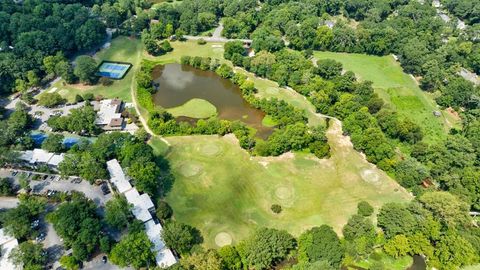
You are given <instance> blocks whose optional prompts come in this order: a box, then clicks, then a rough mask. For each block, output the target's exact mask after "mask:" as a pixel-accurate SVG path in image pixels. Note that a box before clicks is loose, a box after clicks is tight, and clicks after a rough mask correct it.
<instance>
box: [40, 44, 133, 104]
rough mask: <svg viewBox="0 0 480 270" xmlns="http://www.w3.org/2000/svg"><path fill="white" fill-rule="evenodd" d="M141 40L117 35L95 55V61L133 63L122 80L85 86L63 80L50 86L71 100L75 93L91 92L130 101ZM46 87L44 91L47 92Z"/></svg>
mask: <svg viewBox="0 0 480 270" xmlns="http://www.w3.org/2000/svg"><path fill="white" fill-rule="evenodd" d="M141 50H142V42H141V41H140V40H138V39H130V38H128V37H118V38H115V39H114V40H113V41H112V44H111V46H110V48H108V49H105V50H102V51H100V52H99V53H98V54H97V56H96V59H97V62H98V63H100V62H101V61H103V60H109V61H120V62H128V63H131V64H133V67H132V68H131V69H130V71H129V72H128V74H127V75H126V76H125V78H123V79H122V80H114V82H113V84H112V85H110V86H103V85H101V84H97V85H93V86H86V85H68V84H66V83H65V81H64V80H60V81H58V82H57V83H55V84H54V85H53V86H52V87H51V88H54V87H55V88H57V90H56V92H58V93H59V94H60V95H62V97H64V98H65V99H67V100H68V101H70V102H72V101H74V99H75V96H76V95H77V94H79V95H84V94H86V93H93V94H94V95H95V96H97V95H101V96H103V97H105V98H115V97H118V98H120V99H122V100H124V101H126V102H131V100H132V98H131V92H130V86H131V83H132V79H133V77H134V74H135V71H136V69H137V68H138V66H139V64H140V60H141ZM51 88H50V89H48V90H47V91H46V92H48V91H49V90H51Z"/></svg>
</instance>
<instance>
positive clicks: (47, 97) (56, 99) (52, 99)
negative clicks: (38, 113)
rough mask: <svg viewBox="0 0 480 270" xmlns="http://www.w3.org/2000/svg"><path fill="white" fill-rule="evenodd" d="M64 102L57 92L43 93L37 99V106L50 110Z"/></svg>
mask: <svg viewBox="0 0 480 270" xmlns="http://www.w3.org/2000/svg"><path fill="white" fill-rule="evenodd" d="M64 102H65V99H64V98H63V97H62V96H61V95H60V94H59V93H57V92H54V93H44V94H43V95H41V96H40V98H39V99H38V105H40V106H45V107H47V108H52V107H55V106H57V105H60V104H62V103H64Z"/></svg>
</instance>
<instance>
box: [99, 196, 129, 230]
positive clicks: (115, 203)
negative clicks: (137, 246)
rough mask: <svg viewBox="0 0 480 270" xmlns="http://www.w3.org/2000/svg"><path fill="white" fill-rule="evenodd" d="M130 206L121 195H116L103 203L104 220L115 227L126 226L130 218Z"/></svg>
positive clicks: (121, 227)
mask: <svg viewBox="0 0 480 270" xmlns="http://www.w3.org/2000/svg"><path fill="white" fill-rule="evenodd" d="M131 209H132V206H131V205H130V204H129V203H128V202H127V199H125V197H124V196H122V195H116V196H115V197H114V198H113V199H111V200H109V201H108V202H107V203H106V205H105V222H106V223H107V224H108V225H109V226H111V227H113V228H115V229H117V230H122V229H124V228H126V227H127V225H128V221H129V219H130V218H132V213H131Z"/></svg>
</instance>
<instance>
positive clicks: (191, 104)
mask: <svg viewBox="0 0 480 270" xmlns="http://www.w3.org/2000/svg"><path fill="white" fill-rule="evenodd" d="M167 111H168V112H169V113H171V114H172V115H173V116H175V117H179V116H186V117H191V118H209V117H212V116H215V115H217V108H216V107H215V106H214V105H213V104H212V103H210V102H208V101H206V100H204V99H200V98H194V99H191V100H189V101H187V102H185V104H183V105H180V106H178V107H174V108H169V109H167Z"/></svg>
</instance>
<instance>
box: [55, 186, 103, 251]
mask: <svg viewBox="0 0 480 270" xmlns="http://www.w3.org/2000/svg"><path fill="white" fill-rule="evenodd" d="M48 219H49V221H50V222H51V223H52V224H53V227H54V229H55V231H56V232H57V233H58V235H59V236H60V237H62V238H63V240H64V243H65V245H66V246H67V247H71V248H72V249H73V253H72V255H73V257H75V259H77V260H79V261H83V260H86V259H87V258H88V257H89V256H90V254H92V253H93V252H94V251H95V249H96V248H97V246H98V241H99V238H100V230H101V224H100V219H99V217H98V216H97V212H96V205H95V203H94V202H93V201H91V200H89V199H87V198H85V196H84V195H83V194H81V193H74V194H73V195H72V199H71V201H69V202H65V203H63V204H61V205H60V206H59V207H58V208H57V209H56V210H55V211H54V212H53V213H51V214H50V215H49V216H48Z"/></svg>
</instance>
